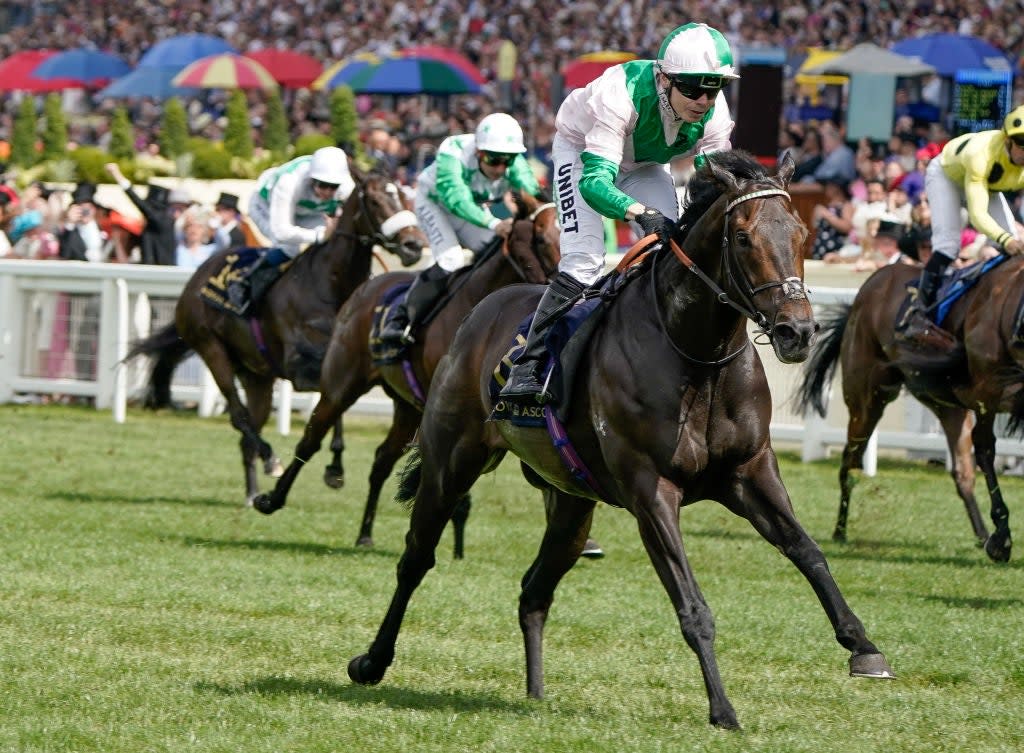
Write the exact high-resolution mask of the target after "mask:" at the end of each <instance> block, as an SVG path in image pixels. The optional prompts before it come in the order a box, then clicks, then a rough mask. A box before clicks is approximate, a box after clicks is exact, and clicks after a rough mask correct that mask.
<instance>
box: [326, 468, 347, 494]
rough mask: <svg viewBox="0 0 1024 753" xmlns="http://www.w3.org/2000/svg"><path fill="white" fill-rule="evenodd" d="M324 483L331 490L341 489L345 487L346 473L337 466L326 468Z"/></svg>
mask: <svg viewBox="0 0 1024 753" xmlns="http://www.w3.org/2000/svg"><path fill="white" fill-rule="evenodd" d="M324 483H325V484H327V486H328V488H330V489H340V488H341V487H343V486H344V485H345V472H344V471H343V470H341V469H340V468H339V467H338V466H336V465H329V466H327V467H326V468H324Z"/></svg>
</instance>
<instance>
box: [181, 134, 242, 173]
mask: <svg viewBox="0 0 1024 753" xmlns="http://www.w3.org/2000/svg"><path fill="white" fill-rule="evenodd" d="M187 147H188V149H187V151H189V152H191V153H192V154H193V155H195V159H194V160H193V162H192V175H193V177H195V178H198V179H200V180H215V179H217V178H230V177H233V174H232V172H231V155H230V154H228V153H227V151H226V150H225V149H224V148H223V144H221V143H220V142H213V141H207V140H206V139H200V138H191V139H189V140H188V142H187Z"/></svg>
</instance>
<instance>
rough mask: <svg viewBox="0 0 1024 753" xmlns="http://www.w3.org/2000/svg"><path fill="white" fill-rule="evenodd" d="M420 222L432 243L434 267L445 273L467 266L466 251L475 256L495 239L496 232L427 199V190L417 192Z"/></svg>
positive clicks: (417, 208) (417, 214) (417, 211)
mask: <svg viewBox="0 0 1024 753" xmlns="http://www.w3.org/2000/svg"><path fill="white" fill-rule="evenodd" d="M415 206H416V218H417V219H418V220H419V222H420V227H421V228H423V232H425V233H426V234H427V238H428V239H429V240H430V247H431V250H432V252H433V254H434V263H436V264H437V266H439V267H440V268H441V269H443V270H444V271H445V272H454V271H455V270H456V269H461V268H462V267H464V266H466V263H467V262H466V255H465V253H464V252H463V250H462V249H463V247H465V248H468V249H470V250H471V251H473V252H474V253H475V252H477V251H479V250H480V249H481V248H483V246H484V245H485V244H486V243H487V241H489V240H491V238H493V237H494V231H493V230H490V229H488V228H485V227H480V226H479V225H474V224H473V223H472V222H467V221H466V220H464V219H462V218H460V217H456V216H455V215H454V214H452V213H451V212H449V211H448V210H447V209H445V208H444V207H442V206H441V205H440V204H438V203H437V202H435V201H431V199H430V198H429V197H428V196H427V191H426V189H424V188H422V187H420V188H418V189H417V190H416V203H415Z"/></svg>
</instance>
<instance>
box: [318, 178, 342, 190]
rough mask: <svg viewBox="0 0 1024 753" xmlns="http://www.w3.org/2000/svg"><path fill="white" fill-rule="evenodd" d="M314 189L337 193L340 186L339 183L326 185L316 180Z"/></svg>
mask: <svg viewBox="0 0 1024 753" xmlns="http://www.w3.org/2000/svg"><path fill="white" fill-rule="evenodd" d="M313 188H318V189H320V190H322V191H337V190H338V184H337V183H324V182H323V181H322V180H314V181H313Z"/></svg>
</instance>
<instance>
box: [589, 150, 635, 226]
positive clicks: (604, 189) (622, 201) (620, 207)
mask: <svg viewBox="0 0 1024 753" xmlns="http://www.w3.org/2000/svg"><path fill="white" fill-rule="evenodd" d="M580 158H581V159H582V160H583V175H582V176H581V177H580V184H579V186H580V195H581V196H583V199H584V200H585V201H586V202H587V203H588V204H589V205H590V206H591V207H593V209H594V210H595V211H596V212H598V213H600V214H603V215H604V216H605V217H611V218H612V219H613V220H624V219H626V210H627V209H629V207H630V205H631V204H635V203H636V199H634V198H632V197H630V196H627V195H626V194H624V193H623V192H622V191H620V190H619V189H617V188H616V187H615V176H616V175H618V174H619V166H618V165H617V164H616V163H614V162H612V161H611V160H607V159H605V158H604V157H598V156H597V155H596V154H591V153H590V152H583V154H581V155H580Z"/></svg>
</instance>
